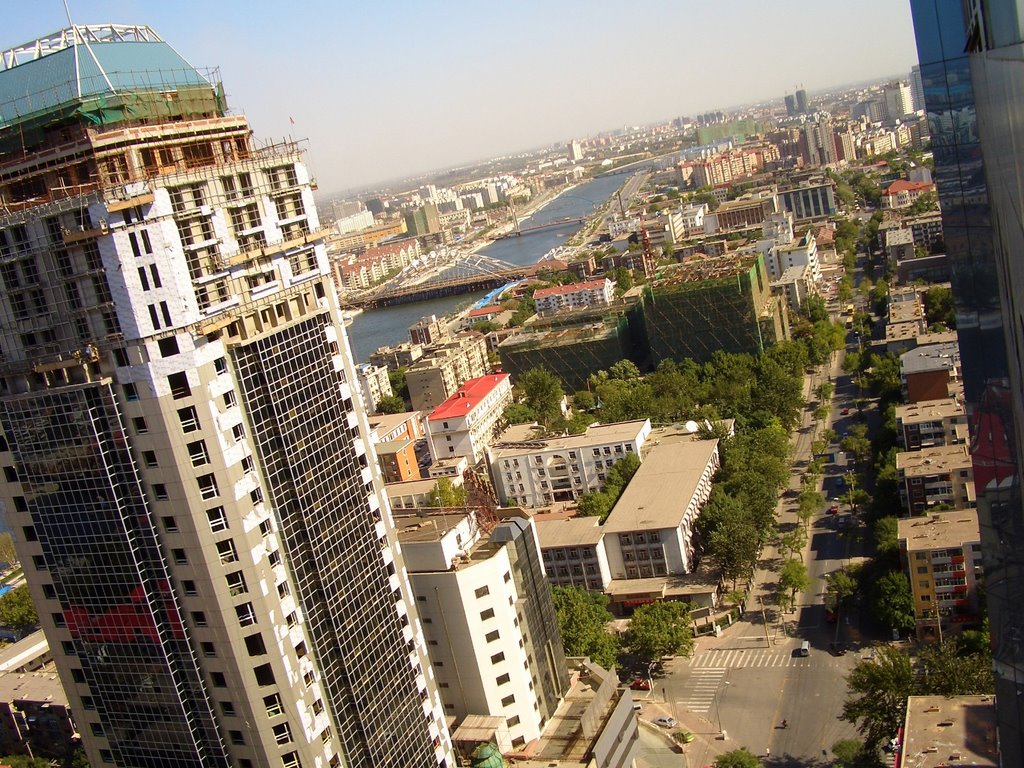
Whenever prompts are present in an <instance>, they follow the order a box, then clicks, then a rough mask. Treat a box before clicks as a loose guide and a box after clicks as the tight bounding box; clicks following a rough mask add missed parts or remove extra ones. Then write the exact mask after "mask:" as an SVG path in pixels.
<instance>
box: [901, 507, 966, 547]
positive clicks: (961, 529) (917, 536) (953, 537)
mask: <svg viewBox="0 0 1024 768" xmlns="http://www.w3.org/2000/svg"><path fill="white" fill-rule="evenodd" d="M898 530H899V533H898V534H897V535H898V538H899V539H900V541H906V542H907V551H908V552H917V551H921V550H929V549H940V548H943V547H959V546H961V545H962V544H964V543H967V542H977V541H980V537H981V534H980V533H979V530H978V511H977V510H975V509H955V510H952V511H950V512H934V513H932V514H930V515H928V516H927V517H905V518H901V519H900V520H899V528H898Z"/></svg>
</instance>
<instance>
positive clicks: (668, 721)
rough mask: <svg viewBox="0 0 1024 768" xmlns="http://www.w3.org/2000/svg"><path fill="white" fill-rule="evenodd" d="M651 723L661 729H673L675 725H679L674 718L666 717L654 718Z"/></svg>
mask: <svg viewBox="0 0 1024 768" xmlns="http://www.w3.org/2000/svg"><path fill="white" fill-rule="evenodd" d="M651 722H652V723H654V724H655V725H660V726H661V727H662V728H675V727H676V726H677V725H679V721H678V720H676V719H675V718H674V717H669V716H668V715H662V716H661V717H656V718H654V719H653V720H652V721H651Z"/></svg>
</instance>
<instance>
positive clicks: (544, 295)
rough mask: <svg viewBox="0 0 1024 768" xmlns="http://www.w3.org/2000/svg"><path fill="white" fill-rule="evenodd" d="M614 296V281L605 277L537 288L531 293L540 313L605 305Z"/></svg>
mask: <svg viewBox="0 0 1024 768" xmlns="http://www.w3.org/2000/svg"><path fill="white" fill-rule="evenodd" d="M614 298H615V283H614V282H612V281H611V280H609V279H608V278H606V277H605V278H601V279H599V280H587V281H585V282H582V283H569V284H567V285H555V286H552V287H551V288H539V289H538V290H537V291H536V292H534V294H533V301H534V304H535V306H536V309H537V313H538V314H541V315H548V314H552V313H554V312H560V311H562V310H573V309H581V308H585V307H606V306H608V305H609V304H611V303H612V300H613V299H614Z"/></svg>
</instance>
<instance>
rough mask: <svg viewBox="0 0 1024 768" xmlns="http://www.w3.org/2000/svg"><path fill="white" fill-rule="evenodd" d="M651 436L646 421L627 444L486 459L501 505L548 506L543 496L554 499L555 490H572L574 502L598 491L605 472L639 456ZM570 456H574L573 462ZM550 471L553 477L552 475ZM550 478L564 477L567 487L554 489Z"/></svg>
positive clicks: (581, 447) (622, 442) (536, 452)
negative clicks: (567, 481)
mask: <svg viewBox="0 0 1024 768" xmlns="http://www.w3.org/2000/svg"><path fill="white" fill-rule="evenodd" d="M650 433H651V423H650V422H649V421H647V422H645V423H644V425H643V426H642V427H641V428H640V430H639V431H638V432H637V434H636V436H635V437H634V438H633V439H631V440H628V441H620V442H611V443H610V442H604V441H600V442H594V443H591V444H587V445H582V446H579V447H576V448H568V449H563V448H545V449H538V450H524V451H523V452H522V453H521V454H517V455H515V456H508V455H502V456H500V457H491V456H489V457H488V463H489V464H490V467H491V478H492V482H493V483H494V489H495V491H497V493H498V499H499V500H500V501H501V502H502V503H503V504H504V503H506V502H508V501H509V500H513V501H515V502H516V503H518V504H520V505H522V506H524V507H539V506H543V505H545V504H547V503H549V502H550V501H551V498H545V496H546V495H547V496H550V497H553V496H554V492H555V490H569V489H571V490H572V491H573V496H572V498H574V499H575V498H578V497H579V496H581V495H582V494H584V493H591V492H593V491H598V490H600V489H601V485H602V483H603V481H604V474H605V472H607V471H608V470H609V469H610V468H611V466H612V465H614V463H615V462H616V461H618V460H619V459H622V458H624V457H625V456H626V455H627V454H628V453H634V454H636V455H637V456H640V452H641V449H642V448H643V446H644V443H645V442H646V441H647V437H648V435H650ZM595 451H597V453H596V454H595V453H594V452H595ZM570 453H575V454H576V456H575V460H574V458H573V457H572V456H570V455H569V454H570ZM563 464H564V466H565V468H566V469H565V472H564V473H562V472H560V471H559V468H560V467H561V466H562V465H563ZM573 467H576V469H574V468H573ZM553 470H554V471H555V473H556V474H552V471H553ZM542 471H543V473H544V474H543V475H542V474H541V472H542ZM553 478H567V479H568V480H569V483H568V488H562V487H561V485H562V484H559V488H555V487H553V486H554V483H553ZM545 485H547V487H545ZM520 486H522V488H520Z"/></svg>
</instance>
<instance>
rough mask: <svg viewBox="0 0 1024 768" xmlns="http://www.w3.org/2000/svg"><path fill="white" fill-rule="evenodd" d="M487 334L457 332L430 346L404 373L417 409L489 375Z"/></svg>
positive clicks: (429, 406) (435, 403)
mask: <svg viewBox="0 0 1024 768" xmlns="http://www.w3.org/2000/svg"><path fill="white" fill-rule="evenodd" d="M489 368H490V366H489V363H488V359H487V337H486V336H484V335H483V334H481V333H477V332H475V331H462V332H460V333H457V334H456V335H455V336H454V338H452V339H451V340H450V341H446V342H442V343H440V344H437V345H435V346H434V347H431V348H430V349H428V350H427V351H426V352H425V354H424V355H423V357H421V358H420V359H419V360H417V361H416V362H415V363H413V364H412V365H411V366H410V367H409V369H408V370H407V371H406V372H405V383H406V385H407V386H408V387H409V400H410V401H411V402H412V407H413V409H415V410H417V411H423V412H427V411H431V410H433V409H434V408H436V407H437V406H439V405H440V404H441V403H443V402H444V401H445V400H447V399H448V398H449V397H451V395H452V394H453V393H454V392H455V390H457V389H458V388H459V387H461V386H462V385H463V384H464V383H465V382H467V381H469V380H470V379H477V378H480V377H481V376H486V375H487V371H488V370H489Z"/></svg>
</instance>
